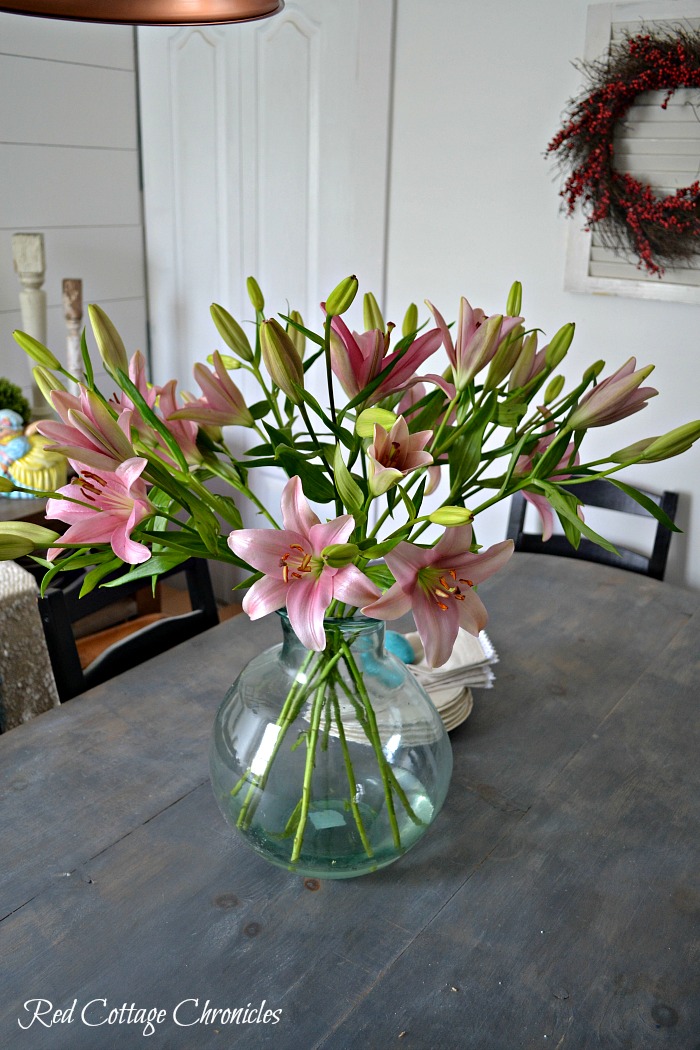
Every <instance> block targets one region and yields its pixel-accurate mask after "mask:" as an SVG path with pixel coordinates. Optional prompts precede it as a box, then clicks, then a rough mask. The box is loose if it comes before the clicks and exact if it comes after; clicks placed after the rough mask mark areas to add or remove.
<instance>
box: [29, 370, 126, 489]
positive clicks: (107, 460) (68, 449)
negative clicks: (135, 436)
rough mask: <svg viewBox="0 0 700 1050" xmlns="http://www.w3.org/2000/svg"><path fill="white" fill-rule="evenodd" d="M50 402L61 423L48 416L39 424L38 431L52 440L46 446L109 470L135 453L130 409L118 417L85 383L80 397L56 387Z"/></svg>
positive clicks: (72, 457)
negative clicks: (132, 442) (115, 416)
mask: <svg viewBox="0 0 700 1050" xmlns="http://www.w3.org/2000/svg"><path fill="white" fill-rule="evenodd" d="M51 402H52V404H53V407H54V408H55V409H56V411H57V412H58V414H59V416H60V417H61V422H58V421H56V420H52V419H47V420H43V421H42V422H41V423H38V424H37V430H38V431H39V433H40V434H42V435H43V436H44V437H46V438H48V439H49V440H50V441H51V442H52V444H50V445H47V446H46V447H47V448H49V449H52V450H54V451H56V452H62V453H63V454H64V456H67V457H68V459H75V460H78V461H79V462H80V463H85V464H86V465H87V466H90V467H94V468H95V469H96V470H107V471H113V470H115V469H116V467H117V466H118V465H119V464H120V463H123V462H124V461H125V460H127V459H130V458H132V457H133V456H134V455H135V452H134V448H133V445H132V444H131V415H132V414H131V412H130V411H122V412H121V413H120V415H119V416H118V418H117V419H115V418H114V416H113V415H112V413H111V412H110V410H109V409H108V408H107V406H106V405H105V404H104V402H103V401H102V400H101V399H100V398H99V397H98V396H97V394H95V393H93V391H92V390H87V389H86V388H85V387H83V386H81V387H80V388H79V396H76V395H75V394H69V393H68V391H67V390H54V392H53V394H52V395H51Z"/></svg>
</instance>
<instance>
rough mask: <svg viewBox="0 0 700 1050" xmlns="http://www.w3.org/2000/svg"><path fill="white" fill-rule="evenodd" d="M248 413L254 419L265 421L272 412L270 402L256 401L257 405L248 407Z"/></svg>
mask: <svg viewBox="0 0 700 1050" xmlns="http://www.w3.org/2000/svg"><path fill="white" fill-rule="evenodd" d="M248 411H249V412H250V414H251V416H252V417H253V419H263V418H264V417H265V416H266V415H267V413H268V412H269V411H270V402H269V401H256V402H255V404H253V405H249V406H248Z"/></svg>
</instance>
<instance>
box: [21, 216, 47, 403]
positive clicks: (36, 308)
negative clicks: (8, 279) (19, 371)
mask: <svg viewBox="0 0 700 1050" xmlns="http://www.w3.org/2000/svg"><path fill="white" fill-rule="evenodd" d="M12 261H13V264H14V268H15V272H16V274H17V276H18V277H19V281H20V284H21V285H22V290H21V291H20V293H19V305H20V310H21V311H22V328H23V330H24V331H25V332H26V333H27V335H31V336H33V338H34V339H37V340H38V341H39V342H40V343H46V292H44V291H43V289H42V287H41V286H42V284H43V283H44V272H45V269H46V265H45V260H44V235H43V233H15V234H13V237H12ZM31 402H32V417H33V418H34V419H45V418H46V417H47V416H50V415H51V409H50V408H49V406H48V405H47V404H46V402H45V401H44V398H43V395H42V393H41V391H40V390H39V387H38V386H37V385H36V383H35V381H34V376H32V377H31Z"/></svg>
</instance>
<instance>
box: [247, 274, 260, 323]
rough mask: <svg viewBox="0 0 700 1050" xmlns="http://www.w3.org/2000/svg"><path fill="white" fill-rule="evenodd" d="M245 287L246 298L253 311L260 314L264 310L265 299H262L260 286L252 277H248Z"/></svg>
mask: <svg viewBox="0 0 700 1050" xmlns="http://www.w3.org/2000/svg"><path fill="white" fill-rule="evenodd" d="M245 286H246V288H247V290H248V298H249V299H250V301H251V303H252V305H253V309H254V310H256V311H257V312H258V313H259V314H261V313H262V312H263V310H264V309H265V299H264V298H263V293H262V292H261V291H260V285H259V284H258V282H257V281H256V280H255V278H254V277H249V278H248V280H247V281H246V283H245Z"/></svg>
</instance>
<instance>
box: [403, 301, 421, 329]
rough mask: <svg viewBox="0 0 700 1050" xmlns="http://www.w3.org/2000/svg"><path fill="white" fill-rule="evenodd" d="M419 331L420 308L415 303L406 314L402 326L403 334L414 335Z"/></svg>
mask: <svg viewBox="0 0 700 1050" xmlns="http://www.w3.org/2000/svg"><path fill="white" fill-rule="evenodd" d="M417 331H418V307H417V306H416V304H415V303H411V304H410V306H409V307H408V310H406V313H405V314H404V319H403V324H402V325H401V334H402V335H403V336H407V335H413V333H414V332H417Z"/></svg>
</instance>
